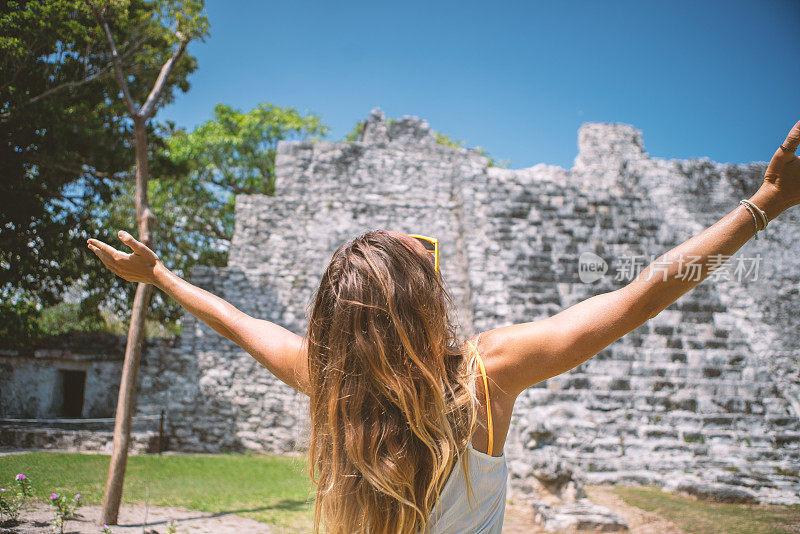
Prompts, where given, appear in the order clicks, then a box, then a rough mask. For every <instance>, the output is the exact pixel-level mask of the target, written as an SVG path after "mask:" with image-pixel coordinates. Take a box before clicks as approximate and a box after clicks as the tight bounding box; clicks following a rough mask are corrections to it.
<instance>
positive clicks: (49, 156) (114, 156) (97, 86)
mask: <svg viewBox="0 0 800 534" xmlns="http://www.w3.org/2000/svg"><path fill="white" fill-rule="evenodd" d="M156 7H157V4H156V3H155V2H150V1H143V0H131V1H129V2H124V3H122V2H119V3H115V4H114V5H110V7H108V9H115V10H116V16H115V17H113V18H112V19H111V22H110V24H111V25H112V26H113V27H114V31H115V32H116V34H117V35H119V36H120V37H119V39H120V42H121V45H120V49H119V54H120V60H121V61H122V62H123V63H124V64H125V65H126V66H127V67H128V70H129V71H130V72H132V73H135V74H136V78H135V79H134V80H132V81H131V83H130V90H131V93H132V94H133V95H135V96H136V97H137V98H140V99H143V98H146V96H147V94H148V93H147V91H148V87H149V85H152V82H153V80H154V76H155V75H157V73H158V71H157V70H155V71H153V69H152V68H151V67H152V66H153V65H156V64H158V63H159V62H161V61H163V60H164V58H166V57H169V53H170V45H171V37H170V35H172V33H171V32H170V31H169V29H168V28H165V27H164V26H163V25H162V22H163V21H162V20H161V18H160V16H159V14H158V13H157V9H156ZM0 36H2V37H0V80H2V82H0V135H2V138H3V140H4V142H3V144H2V145H1V146H0V173H2V176H3V180H2V181H0V295H2V297H3V298H4V299H10V300H14V301H20V300H30V301H32V302H35V303H37V304H39V305H51V304H54V303H56V302H58V301H59V300H60V299H61V295H62V294H63V292H64V291H65V289H66V288H67V287H69V286H70V285H71V284H72V283H74V282H75V281H76V280H80V279H83V280H85V281H86V282H87V283H88V291H89V293H90V295H89V299H88V301H87V306H86V309H87V310H91V309H93V308H95V309H96V306H93V305H92V303H94V304H96V303H97V301H98V300H99V299H98V295H100V294H104V293H108V292H109V291H119V290H120V284H118V282H117V281H116V280H115V277H114V275H113V274H111V273H109V272H108V270H107V269H104V268H103V266H102V265H100V264H99V263H98V262H96V261H90V259H89V256H88V254H89V253H88V252H87V250H86V247H85V241H86V238H87V237H88V236H95V237H98V238H100V239H110V238H111V229H110V228H107V227H105V226H104V225H102V224H101V221H103V217H104V215H105V211H106V210H105V207H106V206H108V205H109V204H111V203H112V202H113V199H114V198H115V196H116V195H117V194H118V193H119V191H120V188H121V187H123V186H124V185H125V184H126V183H127V182H128V181H129V180H130V179H131V167H132V164H133V149H132V139H131V126H132V125H131V121H130V120H129V119H127V118H126V113H125V106H124V104H123V103H122V102H121V101H120V99H119V98H117V95H118V93H119V89H118V86H117V83H116V81H115V80H114V77H113V70H112V65H111V57H110V54H109V53H108V51H107V49H106V46H105V38H104V36H103V34H102V31H101V29H100V28H99V27H98V25H97V24H96V23H95V21H94V19H93V18H92V16H91V13H90V9H89V7H88V5H87V4H86V3H85V2H82V1H69V0H39V1H29V2H3V3H2V4H0ZM195 68H196V61H195V60H194V58H192V57H191V56H188V55H187V56H184V57H183V58H182V59H181V62H180V63H179V65H176V68H175V70H174V72H173V76H172V77H171V79H170V81H169V82H168V87H167V90H165V91H164V94H163V95H162V103H166V102H169V101H171V100H172V99H173V97H174V93H175V92H176V91H186V90H188V88H189V84H188V81H187V76H188V75H189V74H190V73H191V72H192V71H194V70H195ZM150 129H151V131H152V134H151V135H153V136H155V137H158V135H157V130H158V127H157V126H151V127H150Z"/></svg>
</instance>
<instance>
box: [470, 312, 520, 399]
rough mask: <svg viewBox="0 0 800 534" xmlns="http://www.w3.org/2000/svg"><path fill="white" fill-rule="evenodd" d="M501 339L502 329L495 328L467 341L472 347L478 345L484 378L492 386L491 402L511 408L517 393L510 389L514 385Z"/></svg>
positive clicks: (511, 370) (502, 335)
mask: <svg viewBox="0 0 800 534" xmlns="http://www.w3.org/2000/svg"><path fill="white" fill-rule="evenodd" d="M503 339H504V332H503V329H502V328H495V329H492V330H486V331H484V332H481V333H479V334H476V335H474V336H472V337H471V338H469V339H468V340H467V341H468V342H469V343H470V344H472V345H474V344H475V343H476V342H477V344H478V345H477V349H478V354H480V356H481V360H483V365H484V368H485V369H486V377H487V379H488V380H489V382H490V383H491V386H492V387H490V390H491V391H492V400H495V397H496V398H497V401H498V402H504V403H506V404H510V405H512V406H513V404H514V400H515V399H516V397H517V395H518V394H519V392H518V391H515V390H514V388H513V387H512V386H513V384H515V381H514V379H513V376H512V372H513V369H512V368H511V366H509V358H508V355H507V354H506V351H505V347H506V343H504V341H503Z"/></svg>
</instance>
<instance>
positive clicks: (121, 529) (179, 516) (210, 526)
mask: <svg viewBox="0 0 800 534" xmlns="http://www.w3.org/2000/svg"><path fill="white" fill-rule="evenodd" d="M101 508H102V507H101V506H97V505H94V506H81V507H80V508H79V509H78V512H79V513H80V514H81V516H82V517H80V518H78V519H72V520H69V521H67V522H66V523H65V525H64V532H65V533H70V534H97V533H98V532H100V527H101V525H98V524H97V520H98V519H100V511H101ZM144 514H145V506H144V505H143V504H123V505H122V506H121V507H120V510H119V521H118V523H119V524H118V525H114V526H112V527H111V531H112V532H113V533H114V534H133V533H134V532H135V533H137V534H142V530H143V529H142V526H143V521H144ZM20 518H21V519H23V520H24V521H23V522H22V523H21V524H20V525H18V526H16V527H0V534H12V533H14V534H17V533H19V534H29V533H31V534H32V533H44V532H49V533H52V532H53V527H52V525H53V512H52V507H51V506H50V505H49V504H46V503H31V504H30V505H29V507H28V509H27V510H25V511H23V512H22V514H20ZM172 519H175V520H176V524H177V527H178V533H180V534H189V533H192V534H195V533H197V534H241V533H244V532H247V533H252V534H272V533H273V532H274V531H273V530H272V529H271V528H270V527H269V526H268V525H265V524H264V523H259V522H258V521H256V520H255V519H248V518H246V517H242V516H238V515H235V514H232V513H216V514H215V513H211V512H198V511H196V510H187V509H186V508H177V507H160V506H150V507H149V508H148V510H147V527H146V530H145V532H146V534H151V533H158V534H164V533H165V532H166V531H167V524H168V523H169V522H170V520H172Z"/></svg>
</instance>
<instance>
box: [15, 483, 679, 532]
mask: <svg viewBox="0 0 800 534" xmlns="http://www.w3.org/2000/svg"><path fill="white" fill-rule="evenodd" d="M612 490H613V486H588V487H586V493H587V495H588V497H589V499H591V501H592V502H594V503H596V504H599V505H601V506H605V507H606V508H608V509H609V510H611V511H612V512H613V513H615V514H617V515H618V516H620V517H622V518H623V519H624V520H625V521H627V523H628V526H629V527H630V530H629V532H630V533H631V534H686V532H685V531H683V530H681V529H680V528H678V527H677V526H675V524H673V523H671V522H670V521H668V520H666V519H664V518H663V517H661V516H660V515H658V514H655V513H652V512H646V511H644V510H641V509H639V508H636V507H634V506H630V505H628V504H626V503H625V501H623V500H622V499H621V498H620V497H619V496H617V495H615V494H614V493H613V491H612ZM100 510H101V507H100V506H82V507H81V508H80V509H79V512H80V514H81V517H80V518H78V519H77V520H70V521H67V523H66V526H65V529H64V531H65V532H68V533H70V534H97V533H98V532H99V531H100V526H99V525H97V520H98V519H99V518H100ZM144 514H145V506H144V505H143V504H133V505H128V504H125V505H123V506H122V507H121V508H120V514H119V524H118V525H116V526H112V527H111V529H112V532H114V534H134V533H136V534H141V533H142V526H143V521H144ZM21 517H22V519H24V521H23V522H22V523H21V524H20V525H18V526H15V527H8V526H6V527H2V526H0V534H33V533H44V532H48V533H51V532H53V530H52V524H53V515H52V511H51V507H50V505H48V504H46V503H31V504H30V505H29V507H28V509H27V510H25V511H24V512H23V513H22V514H21ZM172 519H175V520H176V523H177V527H178V533H179V534H189V533H192V534H194V533H197V534H239V533H244V532H246V533H249V534H277V531H276V530H274V529H272V528H270V527H269V526H268V525H266V524H264V523H259V522H258V521H256V520H254V519H249V518H246V517H242V516H238V515H235V514H234V513H211V512H198V511H196V510H187V509H186V508H179V507H160V506H150V507H149V509H148V511H147V528H146V531H145V532H146V534H165V533H166V531H167V524H168V523H169V521H170V520H172ZM544 533H545V530H544V529H543V528H542V527H541V526H539V525H537V524H536V523H534V521H533V510H532V509H531V507H530V506H526V505H523V504H516V503H508V504H507V505H506V515H505V519H504V522H503V534H544Z"/></svg>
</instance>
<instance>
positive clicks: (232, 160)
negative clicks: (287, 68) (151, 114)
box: [105, 103, 329, 321]
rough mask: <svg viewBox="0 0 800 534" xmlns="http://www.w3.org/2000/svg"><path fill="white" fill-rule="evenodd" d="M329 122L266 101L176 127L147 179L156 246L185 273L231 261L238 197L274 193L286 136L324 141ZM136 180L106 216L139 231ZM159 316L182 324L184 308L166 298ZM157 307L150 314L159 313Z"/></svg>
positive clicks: (118, 225)
mask: <svg viewBox="0 0 800 534" xmlns="http://www.w3.org/2000/svg"><path fill="white" fill-rule="evenodd" d="M328 131H329V127H328V126H326V125H325V124H323V122H322V120H321V119H320V117H318V116H316V115H314V114H311V113H307V114H306V115H301V114H300V113H299V112H298V111H297V110H296V109H295V108H293V107H278V106H275V105H272V104H267V103H262V104H259V105H257V106H256V107H255V108H253V109H252V110H250V111H248V112H242V111H241V110H237V109H234V108H231V107H230V106H226V105H224V104H218V105H217V106H215V108H214V116H213V118H212V119H211V120H209V121H207V122H205V123H203V124H201V125H199V126H197V127H196V128H195V129H194V130H192V131H191V132H187V131H184V130H176V131H173V132H172V133H171V135H169V136H165V142H164V143H163V145H161V146H159V147H158V150H156V151H154V157H153V161H154V162H155V165H154V169H155V172H154V176H155V177H154V178H152V179H150V181H149V182H148V190H147V194H148V198H149V200H150V209H151V210H152V211H153V214H154V215H155V217H156V219H157V220H158V221H159V224H158V225H157V226H156V227H155V229H154V238H153V247H152V248H153V250H154V251H155V252H156V253H157V254H158V255H159V258H161V260H162V261H163V262H164V263H165V265H167V266H169V267H170V268H171V269H175V270H177V271H179V272H180V273H181V274H183V275H185V274H187V273H188V272H189V269H190V268H191V266H192V265H194V264H202V265H216V266H224V265H225V264H226V263H227V257H228V249H229V246H230V240H231V239H232V238H233V227H234V207H235V195H238V194H265V195H274V194H275V154H276V149H277V145H278V142H279V141H281V140H292V139H296V140H317V139H319V138H320V137H321V136H324V135H326V134H327V133H328ZM133 206H134V188H133V186H132V184H129V185H128V186H127V187H126V188H125V190H124V191H123V192H122V194H121V195H120V196H118V197H117V199H116V200H115V202H114V203H113V205H112V206H111V208H112V210H111V211H109V213H108V214H107V215H106V218H105V220H106V224H107V225H109V226H111V227H113V228H132V227H133V226H134V224H135V221H134V219H133V217H132V214H133V212H134V210H133ZM152 312H154V315H155V317H157V318H159V319H160V320H164V321H176V320H178V319H179V318H180V316H181V313H182V312H181V308H180V306H178V305H177V304H176V303H175V302H173V301H172V300H170V299H166V298H165V299H160V300H159V303H158V306H157V307H155V309H154V310H152ZM152 312H151V313H152Z"/></svg>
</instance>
